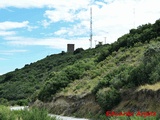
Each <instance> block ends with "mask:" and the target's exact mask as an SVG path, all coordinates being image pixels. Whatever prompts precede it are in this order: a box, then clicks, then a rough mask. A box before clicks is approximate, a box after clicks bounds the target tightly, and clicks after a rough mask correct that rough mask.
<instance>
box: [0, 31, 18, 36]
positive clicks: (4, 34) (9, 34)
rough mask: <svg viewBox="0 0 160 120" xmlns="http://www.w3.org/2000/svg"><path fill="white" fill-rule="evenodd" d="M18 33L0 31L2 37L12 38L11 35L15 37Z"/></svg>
mask: <svg viewBox="0 0 160 120" xmlns="http://www.w3.org/2000/svg"><path fill="white" fill-rule="evenodd" d="M15 34H16V32H14V31H0V36H11V35H15Z"/></svg>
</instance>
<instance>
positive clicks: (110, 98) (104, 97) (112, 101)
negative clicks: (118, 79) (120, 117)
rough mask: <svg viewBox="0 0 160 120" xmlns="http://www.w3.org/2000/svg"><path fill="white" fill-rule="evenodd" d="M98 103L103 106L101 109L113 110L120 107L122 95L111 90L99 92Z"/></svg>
mask: <svg viewBox="0 0 160 120" xmlns="http://www.w3.org/2000/svg"><path fill="white" fill-rule="evenodd" d="M96 96H97V102H98V103H99V105H100V106H101V108H102V109H103V110H104V112H105V111H107V110H111V109H112V108H113V107H114V106H116V105H118V104H119V102H120V101H121V97H120V93H119V92H118V91H117V90H116V89H114V88H111V89H109V90H104V91H103V90H99V92H97V94H96Z"/></svg>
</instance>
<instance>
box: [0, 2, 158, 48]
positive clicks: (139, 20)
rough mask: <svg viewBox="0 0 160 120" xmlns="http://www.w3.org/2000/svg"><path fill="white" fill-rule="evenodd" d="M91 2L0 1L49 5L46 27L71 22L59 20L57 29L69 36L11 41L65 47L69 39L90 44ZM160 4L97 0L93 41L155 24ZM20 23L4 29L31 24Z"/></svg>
mask: <svg viewBox="0 0 160 120" xmlns="http://www.w3.org/2000/svg"><path fill="white" fill-rule="evenodd" d="M89 2H90V0H70V1H69V2H68V0H60V1H57V0H52V1H51V0H39V1H38V0H27V1H26V0H21V1H18V0H12V1H11V0H3V1H0V8H4V7H9V6H13V7H18V8H30V7H48V8H49V9H48V10H46V11H45V13H44V16H45V17H46V19H47V20H43V21H42V25H43V26H44V27H45V28H46V27H47V26H49V25H50V24H51V23H53V22H59V21H63V22H66V24H69V27H66V28H65V27H64V26H61V25H60V24H59V23H57V24H59V25H60V26H61V28H60V29H58V30H57V31H55V32H54V35H58V36H63V37H65V38H67V37H68V39H64V38H59V37H57V38H45V39H36V38H23V37H22V38H21V37H20V38H19V37H18V38H16V37H14V38H13V37H12V38H11V37H10V38H9V37H8V39H9V40H12V41H8V42H9V43H10V44H22V45H23V44H24V45H47V46H52V47H55V48H60V49H64V48H65V44H66V43H67V42H69V41H70V42H74V41H75V39H77V40H76V42H77V41H78V42H77V44H79V43H80V42H81V41H82V43H83V44H82V46H83V45H84V43H85V44H86V45H87V46H88V39H89V29H90V23H89V18H90V11H89V10H90V9H89ZM159 4H160V1H159V0H104V2H102V1H96V0H95V1H94V3H93V4H92V8H93V41H94V40H98V41H104V37H107V42H108V43H111V42H114V41H115V40H117V38H118V37H120V36H122V35H123V34H125V33H127V32H128V31H129V29H131V28H133V27H137V26H139V25H141V24H145V23H149V22H150V23H154V22H155V20H157V19H158V18H159V15H160V9H159ZM134 12H135V13H134ZM75 21H76V22H75ZM75 23H76V24H75ZM20 24H21V25H20ZM20 24H18V25H16V24H14V25H15V26H13V25H11V26H12V27H11V26H10V25H8V24H7V25H5V26H4V25H3V24H2V26H1V25H0V30H10V29H13V28H17V27H18V26H19V28H22V27H27V26H28V24H29V23H28V22H27V21H24V22H22V23H20ZM64 24H65V23H64ZM16 26H17V27H16ZM27 28H28V27H27ZM8 34H9V33H8ZM81 36H82V37H81ZM86 36H88V37H86ZM6 39H7V38H6ZM86 41H87V42H86ZM61 42H62V43H61ZM76 42H75V43H76ZM79 46H80V44H79Z"/></svg>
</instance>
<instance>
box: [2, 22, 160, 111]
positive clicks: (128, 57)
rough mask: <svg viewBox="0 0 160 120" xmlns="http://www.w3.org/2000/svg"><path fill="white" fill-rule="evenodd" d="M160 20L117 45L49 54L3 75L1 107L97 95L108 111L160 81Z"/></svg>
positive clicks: (124, 36)
mask: <svg viewBox="0 0 160 120" xmlns="http://www.w3.org/2000/svg"><path fill="white" fill-rule="evenodd" d="M159 61H160V20H157V21H156V22H155V23H154V24H145V25H142V26H139V27H138V28H137V29H131V30H130V31H129V33H128V34H125V35H123V36H122V37H120V38H119V39H118V40H117V41H116V42H114V43H112V44H106V45H101V44H100V45H98V46H97V47H96V48H94V49H88V50H83V49H82V48H78V49H76V50H75V51H74V53H65V52H64V51H62V53H60V54H56V55H51V56H47V57H46V58H44V59H42V60H40V61H37V62H35V63H31V64H30V65H25V67H24V68H22V69H16V70H15V71H13V72H10V73H7V74H5V75H2V76H0V98H1V99H0V103H1V104H5V105H8V104H9V103H10V104H18V105H26V104H27V103H28V102H34V101H35V100H36V99H39V100H41V101H43V102H49V101H51V100H52V98H53V97H54V96H58V95H61V96H67V95H75V96H78V95H82V94H83V95H84V94H89V93H90V94H93V95H94V96H95V97H96V102H97V103H98V104H99V105H100V106H101V109H102V111H104V112H105V111H106V110H111V109H113V108H114V107H115V106H116V105H118V104H119V102H121V100H122V99H121V97H120V96H121V93H122V91H124V90H127V89H130V88H137V87H139V86H141V85H144V84H155V83H157V82H159V81H160V63H159Z"/></svg>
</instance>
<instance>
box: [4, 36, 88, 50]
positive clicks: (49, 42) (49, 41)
mask: <svg viewBox="0 0 160 120" xmlns="http://www.w3.org/2000/svg"><path fill="white" fill-rule="evenodd" d="M5 39H6V40H8V41H7V43H8V44H11V45H24V46H34V45H37V46H38V45H39V46H49V47H52V48H55V49H60V50H64V51H66V46H67V44H69V43H72V44H76V45H75V46H76V48H79V47H82V48H84V49H87V48H89V40H88V38H75V39H74V38H72V39H64V38H44V39H37V38H24V37H6V38H5Z"/></svg>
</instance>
